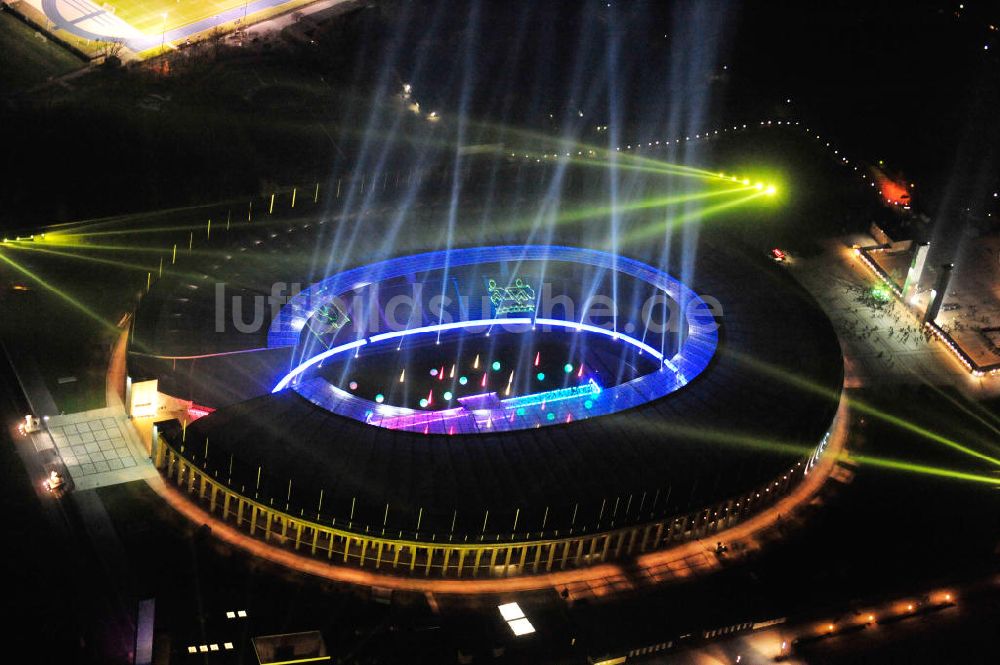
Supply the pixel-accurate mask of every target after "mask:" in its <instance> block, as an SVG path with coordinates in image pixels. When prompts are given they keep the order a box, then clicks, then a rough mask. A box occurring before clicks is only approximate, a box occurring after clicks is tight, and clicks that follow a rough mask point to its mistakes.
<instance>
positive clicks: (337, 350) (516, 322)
mask: <svg viewBox="0 0 1000 665" xmlns="http://www.w3.org/2000/svg"><path fill="white" fill-rule="evenodd" d="M530 325H539V326H553V327H555V328H568V329H571V330H579V331H584V332H592V333H597V334H598V335H604V336H606V337H611V338H613V339H615V340H620V341H623V342H625V343H626V344H631V345H632V346H634V347H636V348H637V349H639V350H640V351H642V352H644V353H648V354H649V355H651V356H653V357H654V358H656V359H657V360H659V361H660V362H661V363H663V362H665V363H667V364H668V365H672V363H670V361H669V360H667V361H664V359H663V354H662V353H660V352H659V351H657V350H656V349H654V348H653V347H651V346H650V345H649V344H646V343H645V342H643V341H641V340H638V339H636V338H635V337H631V336H629V335H626V334H625V333H620V332H615V331H614V330H608V329H607V328H601V327H600V326H592V325H590V324H587V323H576V322H574V321H561V320H559V319H543V318H536V319H530V318H527V317H524V318H511V319H477V320H474V321H454V322H451V323H437V324H434V325H431V326H421V327H419V328H410V329H408V330H400V331H398V332H390V333H380V334H378V335H372V336H371V337H366V338H363V339H358V340H355V341H353V342H349V343H347V344H341V345H340V346H335V347H333V348H331V349H329V350H327V351H324V352H323V353H320V354H319V355H315V356H313V357H312V358H310V359H309V360H307V361H305V362H304V363H302V364H301V365H299V366H298V367H296V368H295V369H293V370H292V371H291V372H289V373H288V374H286V375H285V376H284V377H282V379H281V381H279V382H278V385H276V386H275V387H274V389H273V390H272V391H271V392H272V393H276V392H280V391H282V390H284V389H285V388H287V387H288V384H289V383H291V382H292V380H293V379H294V378H295V377H296V376H299V375H300V374H302V372H304V371H306V370H307V369H309V368H310V367H313V366H315V365H317V364H319V363H321V362H323V361H324V360H326V359H328V358H332V357H333V356H336V355H339V354H341V353H343V352H344V351H350V350H351V349H358V348H361V347H362V346H367V345H369V344H378V343H379V342H384V341H385V340H387V339H398V338H400V337H409V336H410V335H422V334H425V333H435V332H446V331H448V330H461V329H463V328H489V327H491V326H493V327H495V326H530Z"/></svg>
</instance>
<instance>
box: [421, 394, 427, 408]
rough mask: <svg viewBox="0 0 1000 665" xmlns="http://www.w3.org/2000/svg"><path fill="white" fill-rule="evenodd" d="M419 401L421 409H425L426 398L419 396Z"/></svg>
mask: <svg viewBox="0 0 1000 665" xmlns="http://www.w3.org/2000/svg"><path fill="white" fill-rule="evenodd" d="M419 403H420V408H421V409H426V408H427V398H426V397H421V398H420V402H419Z"/></svg>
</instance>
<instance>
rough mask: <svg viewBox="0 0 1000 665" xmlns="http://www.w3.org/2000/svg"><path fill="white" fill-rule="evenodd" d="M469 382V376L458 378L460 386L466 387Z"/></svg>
mask: <svg viewBox="0 0 1000 665" xmlns="http://www.w3.org/2000/svg"><path fill="white" fill-rule="evenodd" d="M468 382H469V377H467V376H460V377H458V383H459V384H460V385H463V386H464V385H465V384H466V383H468Z"/></svg>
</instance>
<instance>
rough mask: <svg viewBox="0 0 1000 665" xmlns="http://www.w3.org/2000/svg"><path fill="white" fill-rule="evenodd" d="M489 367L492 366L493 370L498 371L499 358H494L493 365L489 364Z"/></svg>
mask: <svg viewBox="0 0 1000 665" xmlns="http://www.w3.org/2000/svg"><path fill="white" fill-rule="evenodd" d="M491 367H493V371H494V372H499V371H500V361H499V360H494V361H493V365H491Z"/></svg>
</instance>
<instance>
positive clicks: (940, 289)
mask: <svg viewBox="0 0 1000 665" xmlns="http://www.w3.org/2000/svg"><path fill="white" fill-rule="evenodd" d="M954 270H955V264H954V263H946V264H944V265H943V266H941V273H940V274H939V275H938V279H937V284H936V285H935V287H934V291H935V293H934V299H933V300H932V301H931V304H930V305H928V306H927V312H926V313H925V314H924V323H934V320H935V319H937V315H938V313H939V312H940V311H941V305H943V304H944V297H945V294H946V293H947V292H948V285H949V284H950V283H951V275H952V273H953V272H954Z"/></svg>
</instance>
